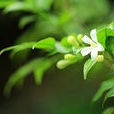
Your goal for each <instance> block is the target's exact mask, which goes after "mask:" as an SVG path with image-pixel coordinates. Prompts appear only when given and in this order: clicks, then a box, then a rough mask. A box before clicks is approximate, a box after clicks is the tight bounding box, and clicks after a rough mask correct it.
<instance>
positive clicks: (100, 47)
mask: <svg viewBox="0 0 114 114" xmlns="http://www.w3.org/2000/svg"><path fill="white" fill-rule="evenodd" d="M97 48H98V51H104V47H103V46H102V45H101V44H100V43H97Z"/></svg>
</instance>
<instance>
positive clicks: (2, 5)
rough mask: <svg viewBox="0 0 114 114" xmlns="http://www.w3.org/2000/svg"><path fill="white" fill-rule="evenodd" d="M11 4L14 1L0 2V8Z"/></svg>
mask: <svg viewBox="0 0 114 114" xmlns="http://www.w3.org/2000/svg"><path fill="white" fill-rule="evenodd" d="M13 3H14V1H0V8H5V7H7V6H9V5H11V4H13Z"/></svg>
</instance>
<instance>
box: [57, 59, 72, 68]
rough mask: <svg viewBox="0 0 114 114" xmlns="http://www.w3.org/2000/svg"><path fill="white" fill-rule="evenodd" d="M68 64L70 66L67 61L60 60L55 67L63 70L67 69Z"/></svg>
mask: <svg viewBox="0 0 114 114" xmlns="http://www.w3.org/2000/svg"><path fill="white" fill-rule="evenodd" d="M69 64H70V62H69V61H67V60H60V61H58V62H57V65H56V66H57V68H58V69H63V68H65V67H67V66H68V65H69Z"/></svg>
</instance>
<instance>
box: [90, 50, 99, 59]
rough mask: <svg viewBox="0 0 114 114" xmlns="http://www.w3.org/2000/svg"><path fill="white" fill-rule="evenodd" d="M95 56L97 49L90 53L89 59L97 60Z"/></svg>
mask: <svg viewBox="0 0 114 114" xmlns="http://www.w3.org/2000/svg"><path fill="white" fill-rule="evenodd" d="M97 56H98V50H97V49H94V50H92V51H91V58H92V59H93V60H95V59H96V58H97Z"/></svg>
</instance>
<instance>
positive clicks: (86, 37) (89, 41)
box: [82, 35, 93, 44]
mask: <svg viewBox="0 0 114 114" xmlns="http://www.w3.org/2000/svg"><path fill="white" fill-rule="evenodd" d="M82 41H83V42H84V43H86V44H91V43H92V42H93V41H92V40H91V39H90V38H89V37H88V36H87V35H85V36H84V37H83V38H82Z"/></svg>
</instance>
